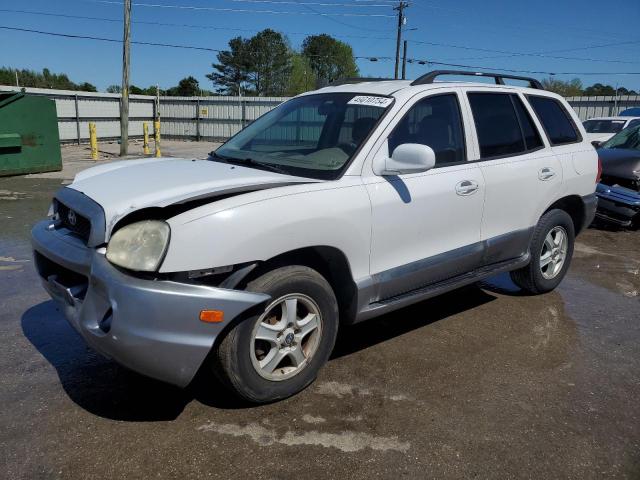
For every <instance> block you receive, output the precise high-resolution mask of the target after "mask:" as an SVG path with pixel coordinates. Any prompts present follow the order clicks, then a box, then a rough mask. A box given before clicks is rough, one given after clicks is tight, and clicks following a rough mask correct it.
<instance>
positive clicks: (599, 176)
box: [596, 157, 602, 183]
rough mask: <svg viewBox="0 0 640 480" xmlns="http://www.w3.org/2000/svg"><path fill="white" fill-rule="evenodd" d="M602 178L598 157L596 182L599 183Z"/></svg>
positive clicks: (600, 162)
mask: <svg viewBox="0 0 640 480" xmlns="http://www.w3.org/2000/svg"><path fill="white" fill-rule="evenodd" d="M601 179H602V160H601V159H600V157H598V174H597V175H596V183H600V180H601Z"/></svg>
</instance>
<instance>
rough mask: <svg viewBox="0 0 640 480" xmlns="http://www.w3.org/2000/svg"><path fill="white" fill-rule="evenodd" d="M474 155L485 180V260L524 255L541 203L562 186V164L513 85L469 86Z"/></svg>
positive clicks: (495, 261) (486, 263) (551, 196)
mask: <svg viewBox="0 0 640 480" xmlns="http://www.w3.org/2000/svg"><path fill="white" fill-rule="evenodd" d="M466 98H467V101H468V107H469V110H470V112H471V115H472V117H473V121H474V127H475V128H474V133H475V137H476V142H477V152H476V155H477V157H476V160H479V162H478V165H480V168H481V170H482V173H483V176H484V179H485V182H486V195H485V206H484V214H483V219H482V227H481V238H482V240H483V241H484V242H485V245H486V250H485V256H484V258H483V263H484V264H485V265H489V264H494V263H498V262H502V261H506V260H510V259H514V258H517V257H519V256H521V255H524V254H525V253H526V252H527V251H528V248H529V241H530V237H531V234H532V227H533V226H534V225H535V224H536V223H537V215H538V214H539V209H540V205H541V203H543V202H545V199H548V198H553V197H554V196H555V194H556V193H557V191H559V189H560V188H561V186H562V167H561V164H560V162H559V161H558V158H557V157H556V155H555V154H554V152H553V151H552V149H551V147H550V145H549V144H548V143H547V142H545V140H544V139H543V136H542V135H541V133H540V130H539V126H538V125H537V124H536V122H535V121H534V117H533V113H532V112H531V111H530V109H529V107H528V105H527V104H526V102H525V101H524V99H523V98H522V97H521V96H520V95H519V94H518V93H517V91H515V90H507V89H505V90H498V91H496V89H495V88H492V89H481V88H478V89H468V90H467V95H466Z"/></svg>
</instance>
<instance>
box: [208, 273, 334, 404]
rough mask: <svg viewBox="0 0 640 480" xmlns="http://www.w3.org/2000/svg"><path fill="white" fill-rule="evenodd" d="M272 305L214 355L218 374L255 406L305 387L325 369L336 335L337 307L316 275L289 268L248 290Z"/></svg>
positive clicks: (263, 278) (239, 326)
mask: <svg viewBox="0 0 640 480" xmlns="http://www.w3.org/2000/svg"><path fill="white" fill-rule="evenodd" d="M247 290H249V291H253V292H260V293H266V294H268V295H270V296H271V298H272V300H271V301H270V302H269V303H268V304H267V305H266V307H265V309H264V311H262V312H261V313H259V314H256V315H253V316H251V317H250V318H247V319H245V320H243V321H242V322H240V323H238V324H237V325H236V326H235V327H234V328H233V329H232V330H231V331H229V333H228V334H227V335H226V336H225V337H224V339H223V340H222V342H221V343H220V345H219V347H218V350H217V352H216V353H217V355H216V357H217V362H216V365H214V368H215V369H216V374H218V376H219V377H221V378H222V380H223V381H225V383H227V384H228V385H229V386H230V387H231V388H232V389H233V390H234V391H235V392H236V393H237V394H238V395H240V396H241V397H243V398H245V399H247V400H249V401H252V402H256V403H264V402H270V401H274V400H278V399H282V398H286V397H289V396H291V395H293V394H295V393H297V392H299V391H300V390H302V389H304V388H305V387H306V386H308V385H309V384H310V383H311V382H312V381H313V380H314V379H315V378H316V376H317V374H318V371H319V370H320V368H321V367H322V366H323V365H324V364H325V363H326V361H327V360H328V358H329V355H330V354H331V351H332V349H333V345H334V343H335V338H336V334H337V331H338V305H337V301H336V298H335V295H334V293H333V290H332V289H331V286H330V285H329V283H328V282H327V281H326V280H325V279H324V277H322V275H320V274H319V273H318V272H316V271H315V270H313V269H311V268H308V267H304V266H287V267H282V268H277V269H274V270H271V271H269V272H267V273H265V274H263V275H261V276H260V277H258V278H256V279H255V280H253V281H251V282H250V283H249V284H248V285H247Z"/></svg>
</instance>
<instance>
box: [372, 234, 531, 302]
mask: <svg viewBox="0 0 640 480" xmlns="http://www.w3.org/2000/svg"><path fill="white" fill-rule="evenodd" d="M531 235H533V227H532V228H527V229H523V230H518V231H515V232H512V233H507V234H504V235H499V236H497V237H493V238H489V239H487V240H483V241H481V242H476V243H473V244H471V245H467V246H464V247H461V248H456V249H454V250H450V251H448V252H445V253H441V254H439V255H435V256H433V257H429V258H426V259H423V260H418V261H416V262H412V263H410V264H407V265H402V266H400V267H396V268H393V269H390V270H386V271H384V272H380V273H377V274H375V275H373V276H372V280H373V282H372V283H373V285H376V288H377V292H376V294H375V297H374V298H373V301H381V300H387V299H390V298H394V297H398V296H401V295H405V294H407V293H409V292H412V291H414V290H418V289H421V288H423V287H425V286H428V285H433V284H436V283H439V282H443V281H446V280H448V279H451V278H455V277H458V276H461V275H464V274H467V273H469V272H473V271H476V270H478V269H480V268H483V267H487V266H490V265H499V264H501V263H502V262H505V261H509V260H513V259H515V258H521V257H522V256H524V255H525V254H526V253H527V252H528V250H529V242H530V240H531Z"/></svg>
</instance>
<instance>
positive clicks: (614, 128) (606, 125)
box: [582, 120, 626, 133]
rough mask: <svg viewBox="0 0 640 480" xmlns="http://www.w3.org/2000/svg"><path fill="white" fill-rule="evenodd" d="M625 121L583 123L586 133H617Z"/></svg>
mask: <svg viewBox="0 0 640 480" xmlns="http://www.w3.org/2000/svg"><path fill="white" fill-rule="evenodd" d="M625 123H626V120H587V121H586V122H583V123H582V125H584V129H585V130H586V131H587V133H618V132H619V131H620V130H622V128H623V127H624V124H625Z"/></svg>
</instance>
